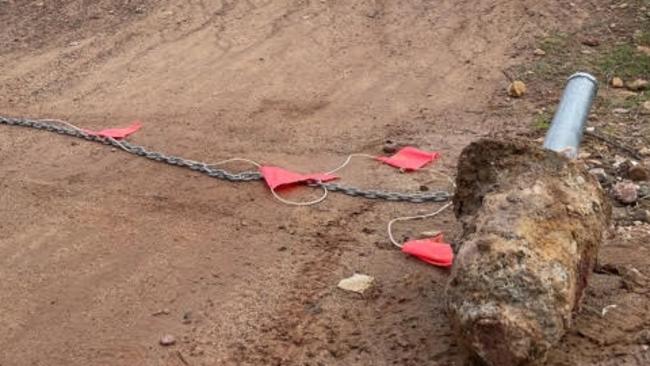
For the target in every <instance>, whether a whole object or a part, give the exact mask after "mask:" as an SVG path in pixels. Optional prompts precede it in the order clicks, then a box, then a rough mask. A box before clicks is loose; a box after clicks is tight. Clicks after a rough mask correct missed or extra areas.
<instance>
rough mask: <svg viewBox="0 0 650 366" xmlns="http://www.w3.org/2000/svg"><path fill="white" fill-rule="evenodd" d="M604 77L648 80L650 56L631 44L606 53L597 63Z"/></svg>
mask: <svg viewBox="0 0 650 366" xmlns="http://www.w3.org/2000/svg"><path fill="white" fill-rule="evenodd" d="M597 64H598V69H599V70H600V72H601V73H603V74H604V75H611V76H618V77H622V78H628V79H629V78H644V77H645V78H647V77H648V76H650V56H648V55H646V54H644V53H641V52H639V51H637V50H636V48H635V47H634V46H632V45H630V44H624V45H619V46H616V47H614V48H612V49H611V50H609V51H607V52H605V53H604V54H603V55H602V56H601V57H600V59H599V60H598V62H597Z"/></svg>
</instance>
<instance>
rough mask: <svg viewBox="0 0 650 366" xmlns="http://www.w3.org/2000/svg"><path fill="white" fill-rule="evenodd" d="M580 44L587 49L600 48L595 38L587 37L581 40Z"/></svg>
mask: <svg viewBox="0 0 650 366" xmlns="http://www.w3.org/2000/svg"><path fill="white" fill-rule="evenodd" d="M582 44H583V45H585V46H589V47H598V46H600V41H599V40H598V39H596V38H593V37H589V38H584V39H583V40H582Z"/></svg>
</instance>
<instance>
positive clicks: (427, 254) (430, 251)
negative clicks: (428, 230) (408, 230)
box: [402, 234, 454, 267]
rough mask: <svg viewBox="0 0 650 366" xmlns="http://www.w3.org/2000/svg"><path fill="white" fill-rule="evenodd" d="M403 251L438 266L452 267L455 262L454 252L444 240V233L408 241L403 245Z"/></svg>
mask: <svg viewBox="0 0 650 366" xmlns="http://www.w3.org/2000/svg"><path fill="white" fill-rule="evenodd" d="M402 252H404V253H406V254H410V255H412V256H414V257H417V258H418V259H420V260H422V261H424V262H427V263H429V264H432V265H434V266H438V267H451V265H452V264H453V262H454V252H453V250H452V249H451V246H450V245H449V244H447V243H445V242H444V239H443V237H442V234H441V235H437V236H435V237H433V238H429V239H422V240H411V241H408V242H406V243H404V246H402Z"/></svg>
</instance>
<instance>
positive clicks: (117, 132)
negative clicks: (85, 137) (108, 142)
mask: <svg viewBox="0 0 650 366" xmlns="http://www.w3.org/2000/svg"><path fill="white" fill-rule="evenodd" d="M141 127H142V124H141V123H140V121H134V122H133V123H132V124H131V125H130V126H129V127H125V128H107V129H104V130H101V131H91V130H84V131H85V132H86V133H88V134H90V135H95V136H101V137H111V138H114V139H116V140H121V139H124V138H126V137H128V136H129V135H131V134H133V133H135V132H137V131H138V130H139V129H140V128H141Z"/></svg>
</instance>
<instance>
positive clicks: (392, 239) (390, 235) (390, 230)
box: [387, 202, 453, 249]
mask: <svg viewBox="0 0 650 366" xmlns="http://www.w3.org/2000/svg"><path fill="white" fill-rule="evenodd" d="M452 204H453V203H452V202H448V203H446V204H445V205H444V206H442V207H440V208H439V209H438V210H436V211H434V212H431V213H428V214H424V215H417V216H403V217H397V218H394V219H392V220H390V221H389V222H388V230H387V231H388V238H389V239H390V242H391V243H393V245H395V246H396V247H398V248H400V249H402V247H403V246H404V245H403V244H400V243H399V242H398V241H397V240H395V237H394V236H393V224H394V223H396V222H398V221H410V220H422V219H427V218H429V217H434V216H436V215H438V214H440V213H441V212H442V211H444V210H446V209H447V208H448V207H449V206H451V205H452Z"/></svg>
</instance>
